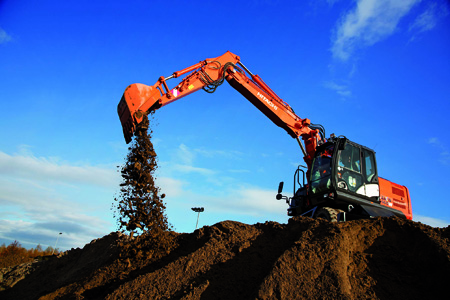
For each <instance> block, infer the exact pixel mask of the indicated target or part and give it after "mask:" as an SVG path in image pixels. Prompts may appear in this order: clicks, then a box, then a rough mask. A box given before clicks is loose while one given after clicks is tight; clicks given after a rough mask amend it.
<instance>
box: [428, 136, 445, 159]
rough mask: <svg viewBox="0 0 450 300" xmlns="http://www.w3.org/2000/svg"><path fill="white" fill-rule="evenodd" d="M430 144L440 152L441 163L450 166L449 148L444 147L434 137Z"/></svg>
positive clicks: (429, 140)
mask: <svg viewBox="0 0 450 300" xmlns="http://www.w3.org/2000/svg"><path fill="white" fill-rule="evenodd" d="M428 144H431V145H433V146H434V147H435V148H437V149H439V150H440V153H439V162H440V163H441V164H443V165H446V166H449V165H450V151H449V150H448V147H447V146H446V145H444V144H443V143H442V142H441V141H440V140H439V139H438V138H437V137H432V138H429V139H428Z"/></svg>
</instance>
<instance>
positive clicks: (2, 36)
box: [0, 28, 11, 44]
mask: <svg viewBox="0 0 450 300" xmlns="http://www.w3.org/2000/svg"><path fill="white" fill-rule="evenodd" d="M10 40H11V37H10V36H9V35H8V34H7V33H6V31H4V30H3V29H2V28H0V44H3V43H6V42H9V41H10Z"/></svg>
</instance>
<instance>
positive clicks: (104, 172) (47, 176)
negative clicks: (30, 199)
mask: <svg viewBox="0 0 450 300" xmlns="http://www.w3.org/2000/svg"><path fill="white" fill-rule="evenodd" d="M0 175H6V176H10V177H20V178H21V179H25V178H27V179H31V180H33V181H37V182H42V181H47V182H48V181H54V182H60V183H63V182H65V183H70V184H74V183H81V184H91V185H99V186H103V187H115V186H117V184H118V178H119V177H118V176H117V174H116V172H114V170H113V169H106V168H100V167H95V166H88V165H87V166H73V165H69V164H67V163H61V162H59V161H58V159H55V158H44V157H39V158H37V157H34V156H33V155H32V154H30V153H27V154H25V155H9V154H6V153H4V152H1V151H0Z"/></svg>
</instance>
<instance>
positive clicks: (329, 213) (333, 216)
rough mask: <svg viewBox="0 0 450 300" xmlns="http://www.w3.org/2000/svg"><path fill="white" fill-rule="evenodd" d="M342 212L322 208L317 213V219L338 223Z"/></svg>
mask: <svg viewBox="0 0 450 300" xmlns="http://www.w3.org/2000/svg"><path fill="white" fill-rule="evenodd" d="M340 212H341V210H338V209H334V208H331V207H322V208H319V209H318V210H317V212H316V215H315V218H316V219H318V218H322V219H325V220H328V221H330V222H337V221H338V214H339V213H340Z"/></svg>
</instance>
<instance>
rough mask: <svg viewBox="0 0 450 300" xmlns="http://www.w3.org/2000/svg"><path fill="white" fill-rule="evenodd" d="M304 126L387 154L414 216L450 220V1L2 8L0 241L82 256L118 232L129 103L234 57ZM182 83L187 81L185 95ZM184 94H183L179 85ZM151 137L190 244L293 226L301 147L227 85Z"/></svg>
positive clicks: (382, 160)
mask: <svg viewBox="0 0 450 300" xmlns="http://www.w3.org/2000/svg"><path fill="white" fill-rule="evenodd" d="M228 50H229V51H231V52H233V53H235V54H237V55H239V56H240V57H241V61H242V62H243V63H244V64H245V65H246V66H247V67H248V68H249V69H250V70H251V71H252V72H253V73H254V74H258V75H260V76H261V77H262V78H263V79H264V81H265V82H266V83H268V84H269V86H270V87H271V88H272V89H273V90H274V91H275V92H276V93H277V94H278V95H279V96H280V97H281V98H282V99H283V100H284V101H286V102H287V103H289V104H290V106H291V107H293V108H294V110H295V112H296V113H297V114H298V115H299V116H300V117H302V118H309V119H311V121H312V122H313V123H318V124H322V125H323V126H324V127H325V128H326V131H327V135H329V134H330V133H335V134H336V135H345V136H347V137H348V138H349V139H351V140H353V141H355V142H357V143H360V144H363V145H366V146H368V147H370V148H372V149H374V150H375V151H376V152H377V162H378V169H379V174H380V176H381V177H384V178H386V179H389V180H391V181H394V182H396V183H399V184H402V185H405V186H407V187H408V188H409V190H410V193H411V198H412V206H413V213H414V220H415V221H420V222H423V223H426V224H429V225H431V226H436V227H444V226H448V225H449V224H450V204H449V196H448V195H447V193H446V187H447V186H448V182H449V180H450V175H449V174H450V143H449V141H448V138H447V136H448V132H447V131H448V130H449V129H450V118H449V111H450V109H449V102H450V101H449V100H450V85H449V84H448V82H450V6H449V4H448V2H447V1H444V0H434V1H433V0H429V1H418V0H403V1H399V0H392V1H388V0H379V1H373V0H359V1H343V0H341V1H339V0H329V1H325V0H323V1H312V0H311V1H276V0H273V1H269V0H266V1H256V0H255V1H234V0H231V1H156V0H155V1H80V0H78V1H45V0H44V1H12V0H3V1H1V2H0V101H1V107H2V117H1V118H0V126H1V131H0V243H6V244H9V243H11V242H12V241H14V240H19V242H21V243H22V245H23V246H25V247H35V246H36V245H37V244H39V243H40V244H41V245H43V246H48V245H50V246H54V243H55V241H56V238H57V236H58V233H59V232H62V233H63V235H61V237H60V239H59V241H58V247H59V248H61V249H70V248H72V247H73V248H76V247H83V246H84V245H85V244H86V243H89V242H90V241H91V240H92V239H95V238H99V237H102V236H103V235H105V234H108V233H109V232H111V231H114V230H115V229H116V225H115V222H114V219H113V216H112V212H111V205H112V203H113V199H114V196H115V195H117V194H118V191H119V187H118V185H119V183H120V176H119V173H118V172H117V166H118V165H121V164H123V162H124V160H125V157H126V155H127V145H126V144H125V142H124V138H123V135H122V129H121V125H120V122H119V119H118V117H117V113H116V107H117V104H118V102H119V100H120V97H121V96H122V93H123V91H124V89H125V88H126V87H127V86H128V85H129V84H131V83H144V84H148V85H153V84H154V83H155V82H156V80H157V79H158V77H160V76H166V77H167V76H169V75H171V74H172V73H173V72H175V71H178V70H181V69H183V68H186V67H188V66H190V65H192V64H195V63H197V62H199V61H201V60H204V59H206V58H212V57H217V56H219V55H221V54H223V53H225V52H226V51H228ZM168 83H169V85H170V84H173V85H175V83H176V82H175V80H174V82H171V81H169V82H168ZM173 85H172V86H173ZM153 123H154V126H153V137H154V138H153V141H154V144H155V147H156V151H157V153H158V158H159V169H158V171H157V176H158V182H159V185H160V187H161V189H162V191H163V192H164V193H166V195H167V197H166V200H167V201H166V202H167V207H168V208H167V215H168V218H169V221H170V222H171V223H172V224H173V225H174V229H175V230H176V231H178V232H191V231H193V230H194V228H195V222H196V217H197V215H196V213H194V212H192V211H191V210H190V208H191V207H196V206H203V207H205V212H204V213H202V214H201V215H200V221H199V225H200V226H204V225H213V224H215V223H217V222H220V221H223V220H235V221H239V222H244V223H248V224H253V223H256V222H264V221H266V220H273V221H277V222H282V223H284V222H287V216H286V208H287V206H286V204H285V203H283V202H282V201H276V200H275V194H276V189H277V186H278V182H279V181H285V192H286V193H290V191H291V190H292V183H291V182H292V178H293V173H294V171H295V169H296V166H297V165H298V164H301V163H302V162H303V160H302V155H301V151H300V148H299V147H298V144H297V142H296V141H295V140H294V139H292V138H291V137H289V136H288V135H287V134H286V133H285V132H284V131H283V130H282V129H280V128H278V127H277V126H275V125H274V124H272V123H271V121H270V120H269V119H267V118H266V117H265V116H264V115H263V114H262V113H261V112H259V111H258V110H257V109H256V108H255V107H253V106H252V105H251V104H250V103H249V102H248V101H247V100H246V99H245V98H243V97H242V96H241V95H240V94H239V93H238V92H236V91H235V90H233V88H231V87H230V86H228V85H227V84H226V83H225V84H224V85H222V86H221V87H220V88H219V89H218V90H217V91H216V92H215V93H214V94H212V95H210V94H207V93H205V92H203V91H199V92H197V93H195V94H193V95H190V96H188V97H186V98H184V99H182V100H180V101H178V102H175V103H173V104H170V105H168V106H166V107H164V108H162V109H161V110H159V111H157V113H156V114H155V117H154V119H153Z"/></svg>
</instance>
